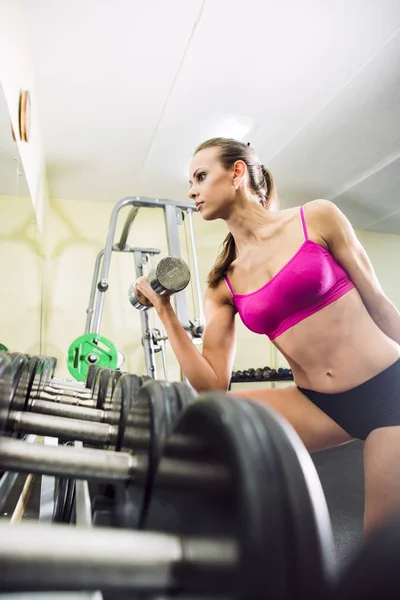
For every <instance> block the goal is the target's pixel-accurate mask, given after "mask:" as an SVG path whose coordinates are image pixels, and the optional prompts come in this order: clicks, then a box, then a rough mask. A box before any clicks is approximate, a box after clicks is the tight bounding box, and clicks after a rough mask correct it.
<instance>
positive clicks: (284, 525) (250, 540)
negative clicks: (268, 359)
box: [146, 392, 323, 600]
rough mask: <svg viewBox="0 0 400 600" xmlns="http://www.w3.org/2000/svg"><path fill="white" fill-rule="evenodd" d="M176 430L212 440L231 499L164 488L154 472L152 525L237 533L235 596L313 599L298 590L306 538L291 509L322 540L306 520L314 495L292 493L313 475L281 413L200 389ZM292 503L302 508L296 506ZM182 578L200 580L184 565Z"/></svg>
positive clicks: (230, 589)
mask: <svg viewBox="0 0 400 600" xmlns="http://www.w3.org/2000/svg"><path fill="white" fill-rule="evenodd" d="M262 411H263V412H262ZM175 432H176V433H180V434H188V435H190V436H194V437H198V438H200V439H201V440H203V441H204V442H205V443H208V444H209V446H210V449H211V452H212V459H211V462H213V463H215V464H223V465H225V466H226V467H227V468H228V470H229V472H230V473H231V476H232V483H231V489H230V490H229V498H230V501H227V499H226V497H221V498H218V497H215V494H214V493H213V490H206V489H205V490H204V494H201V493H200V494H199V491H198V490H196V491H195V492H191V490H190V489H188V490H186V491H185V492H178V491H173V490H171V491H169V490H168V491H166V490H165V489H164V490H163V489H161V488H158V486H157V474H156V475H155V478H154V482H153V487H152V498H151V502H150V508H149V511H148V514H147V519H146V527H147V528H148V529H156V530H160V531H166V532H170V533H178V534H181V535H193V536H196V535H200V536H207V537H220V536H225V537H229V538H234V539H236V540H237V541H238V543H239V544H240V548H241V550H242V559H241V567H240V569H238V570H237V572H236V573H235V574H232V577H231V578H230V581H229V582H225V583H226V586H227V589H225V590H223V591H225V592H226V593H227V594H231V595H232V597H234V598H240V599H242V598H243V599H246V600H253V599H254V600H260V599H261V598H277V599H278V598H279V599H280V600H294V599H295V598H296V600H298V599H299V598H303V597H304V598H305V597H307V596H302V595H301V594H298V592H297V587H298V580H299V572H298V569H297V570H296V569H294V570H293V567H294V566H298V565H300V564H301V561H300V560H299V561H297V559H298V556H297V551H298V549H299V548H300V547H301V544H298V543H297V542H296V540H295V539H293V535H294V534H296V535H297V534H298V533H299V532H300V530H302V528H301V527H300V526H299V524H298V523H297V521H295V522H294V518H293V514H294V515H296V519H297V518H301V515H302V514H304V516H305V520H306V521H307V523H306V526H307V527H311V529H309V530H308V531H307V535H308V536H310V537H311V539H319V538H318V535H317V534H316V533H315V531H314V530H313V529H312V528H313V527H315V521H313V520H312V519H309V518H307V517H309V515H310V513H313V512H314V506H311V508H310V498H309V496H307V495H306V494H305V495H304V494H302V491H301V489H300V491H299V494H298V497H297V498H294V497H293V496H292V495H291V494H292V490H293V486H295V485H296V484H297V483H298V482H300V484H302V486H303V488H304V487H305V486H306V487H308V484H309V483H310V479H312V477H310V478H309V477H308V476H307V473H306V472H305V471H304V469H303V467H304V464H305V462H304V457H301V458H298V452H299V447H298V446H297V447H296V444H293V439H292V438H291V436H290V435H288V431H287V429H285V427H283V426H282V423H281V422H280V421H279V419H277V417H276V415H275V413H273V412H272V411H269V410H268V409H266V408H264V407H260V405H257V404H256V403H252V402H249V401H246V400H243V399H241V398H240V399H239V398H235V397H234V396H229V397H228V396H226V395H225V394H223V393H222V392H212V393H207V394H201V395H200V396H199V397H198V399H197V400H196V401H194V402H192V403H191V404H190V405H189V406H188V408H187V409H186V411H185V413H184V414H183V416H182V417H181V419H180V420H179V422H178V425H177V427H176V429H175ZM302 449H303V448H302ZM162 460H163V459H162V458H161V461H160V463H159V464H160V465H162ZM195 467H196V464H195V463H194V464H193V468H194V469H195ZM307 468H308V466H307ZM298 471H300V474H299V472H298ZM289 472H290V477H293V482H294V483H291V484H288V483H287V481H286V478H287V477H288V473H289ZM289 492H290V494H289ZM320 500H321V498H320V497H318V498H317V501H318V502H319V501H320ZM293 501H296V502H297V507H296V509H295V510H293V511H291V510H290V506H291V502H293ZM322 501H323V499H322ZM304 503H305V505H304ZM315 514H316V515H318V514H319V513H318V510H315ZM294 544H295V546H294V547H293V545H294ZM296 544H297V545H296ZM307 548H308V546H307V544H305V549H306V550H307ZM177 577H178V578H179V579H182V578H183V579H184V580H186V581H188V582H189V581H193V582H194V581H195V580H196V578H193V573H191V574H188V573H185V572H182V571H181V572H179V573H177ZM204 579H205V578H204V577H203V578H202V577H200V578H199V580H198V581H196V585H197V586H198V585H200V586H201V585H204V586H205V589H204V592H205V593H210V592H215V593H216V592H217V591H221V590H220V589H217V587H218V586H219V585H220V582H217V581H214V582H210V581H207V582H206V581H204ZM213 584H215V589H211V590H210V587H207V586H210V585H213ZM185 591H187V592H190V591H193V590H190V589H185ZM308 597H311V596H308ZM314 597H315V596H314Z"/></svg>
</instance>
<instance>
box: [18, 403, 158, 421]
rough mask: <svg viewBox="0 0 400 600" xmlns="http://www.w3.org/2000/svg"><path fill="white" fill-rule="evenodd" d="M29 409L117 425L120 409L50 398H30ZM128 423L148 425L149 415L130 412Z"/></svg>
mask: <svg viewBox="0 0 400 600" xmlns="http://www.w3.org/2000/svg"><path fill="white" fill-rule="evenodd" d="M29 411H30V412H32V413H35V414H45V415H52V416H54V417H63V418H67V419H83V420H85V421H93V422H95V423H103V422H104V423H109V424H110V425H118V423H119V422H120V418H121V415H120V411H117V410H112V409H111V410H101V409H99V408H91V407H86V406H76V405H75V404H61V403H59V402H54V401H50V400H32V401H31V404H30V407H29ZM129 424H130V425H131V426H132V427H150V417H149V416H146V415H144V414H139V413H138V414H134V413H133V412H132V414H131V415H130V416H129Z"/></svg>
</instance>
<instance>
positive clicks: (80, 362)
mask: <svg viewBox="0 0 400 600" xmlns="http://www.w3.org/2000/svg"><path fill="white" fill-rule="evenodd" d="M92 357H93V358H94V359H95V363H94V364H96V365H100V366H102V367H106V368H109V369H115V368H116V367H117V362H118V353H117V349H116V347H115V345H114V344H113V343H112V342H111V341H110V340H108V339H107V338H106V337H104V336H103V335H100V334H98V333H86V334H84V335H81V336H80V337H78V338H76V340H74V341H73V342H72V344H71V345H70V347H69V348H68V356H67V366H68V370H69V372H70V373H71V375H72V376H73V377H74V378H75V379H77V380H78V381H85V380H86V379H87V374H88V369H89V365H90V364H93V363H92V360H91V358H92Z"/></svg>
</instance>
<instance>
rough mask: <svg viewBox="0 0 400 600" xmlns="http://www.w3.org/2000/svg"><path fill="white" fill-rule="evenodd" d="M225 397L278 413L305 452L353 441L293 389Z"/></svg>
mask: <svg viewBox="0 0 400 600" xmlns="http://www.w3.org/2000/svg"><path fill="white" fill-rule="evenodd" d="M228 394H231V395H233V396H239V397H243V398H247V399H249V400H257V401H259V402H262V403H265V404H267V405H268V406H269V407H271V408H272V409H274V410H275V411H276V412H278V413H280V414H281V415H282V416H283V417H284V418H285V419H286V420H287V421H288V422H289V423H290V424H291V425H292V427H293V428H294V430H295V431H296V432H297V434H298V435H299V437H300V438H301V440H302V441H303V443H304V445H305V446H306V448H307V450H308V451H309V452H316V451H318V450H324V449H326V448H332V447H334V446H340V445H341V444H346V443H347V442H351V441H352V440H353V438H352V437H351V436H350V435H349V434H348V433H347V432H346V431H345V430H344V429H342V427H340V425H338V424H337V423H335V421H333V419H331V418H330V417H328V415H326V414H325V413H324V412H323V411H322V410H321V409H320V408H318V407H317V406H315V404H313V403H312V402H311V401H310V400H309V399H308V398H306V396H304V394H302V393H301V392H300V391H299V390H298V388H297V387H296V386H288V387H284V388H268V389H266V388H260V389H252V390H238V391H231V392H228Z"/></svg>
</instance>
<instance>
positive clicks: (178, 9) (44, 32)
mask: <svg viewBox="0 0 400 600" xmlns="http://www.w3.org/2000/svg"><path fill="white" fill-rule="evenodd" d="M25 8H26V13H27V22H28V23H29V26H28V31H29V34H30V40H31V46H32V54H33V61H34V66H35V76H36V79H37V86H36V87H37V97H38V103H39V109H40V123H41V128H42V133H43V143H44V148H45V153H46V156H47V161H48V173H49V183H50V192H51V194H52V195H53V196H58V197H65V198H69V197H71V198H86V199H91V200H112V199H113V198H114V200H117V199H118V197H119V195H121V194H124V193H129V192H130V193H132V192H134V190H135V181H136V179H137V177H138V175H139V173H140V171H141V167H142V164H143V162H144V161H145V159H146V155H147V152H148V149H149V147H150V145H151V142H152V138H153V136H154V134H155V132H156V130H157V126H158V122H159V120H160V118H161V117H162V112H163V107H164V104H165V102H166V101H167V98H168V95H169V93H170V89H171V87H172V85H173V82H174V80H175V77H176V76H177V73H178V71H179V67H180V62H181V60H182V57H183V56H184V53H185V49H186V46H187V44H188V43H189V40H190V36H191V33H192V29H193V27H194V25H195V23H196V19H197V17H198V14H199V11H200V9H201V2H200V1H191V2H184V1H182V0H172V1H169V2H163V1H162V0H157V1H154V0H153V1H152V2H142V1H139V0H113V1H112V2H110V1H105V0H84V1H81V0H70V1H69V2H65V1H64V0H53V1H52V2H48V1H46V0H35V2H30V1H29V0H27V1H26V2H25ZM177 14H179V24H178V23H177V18H176V17H177Z"/></svg>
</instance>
